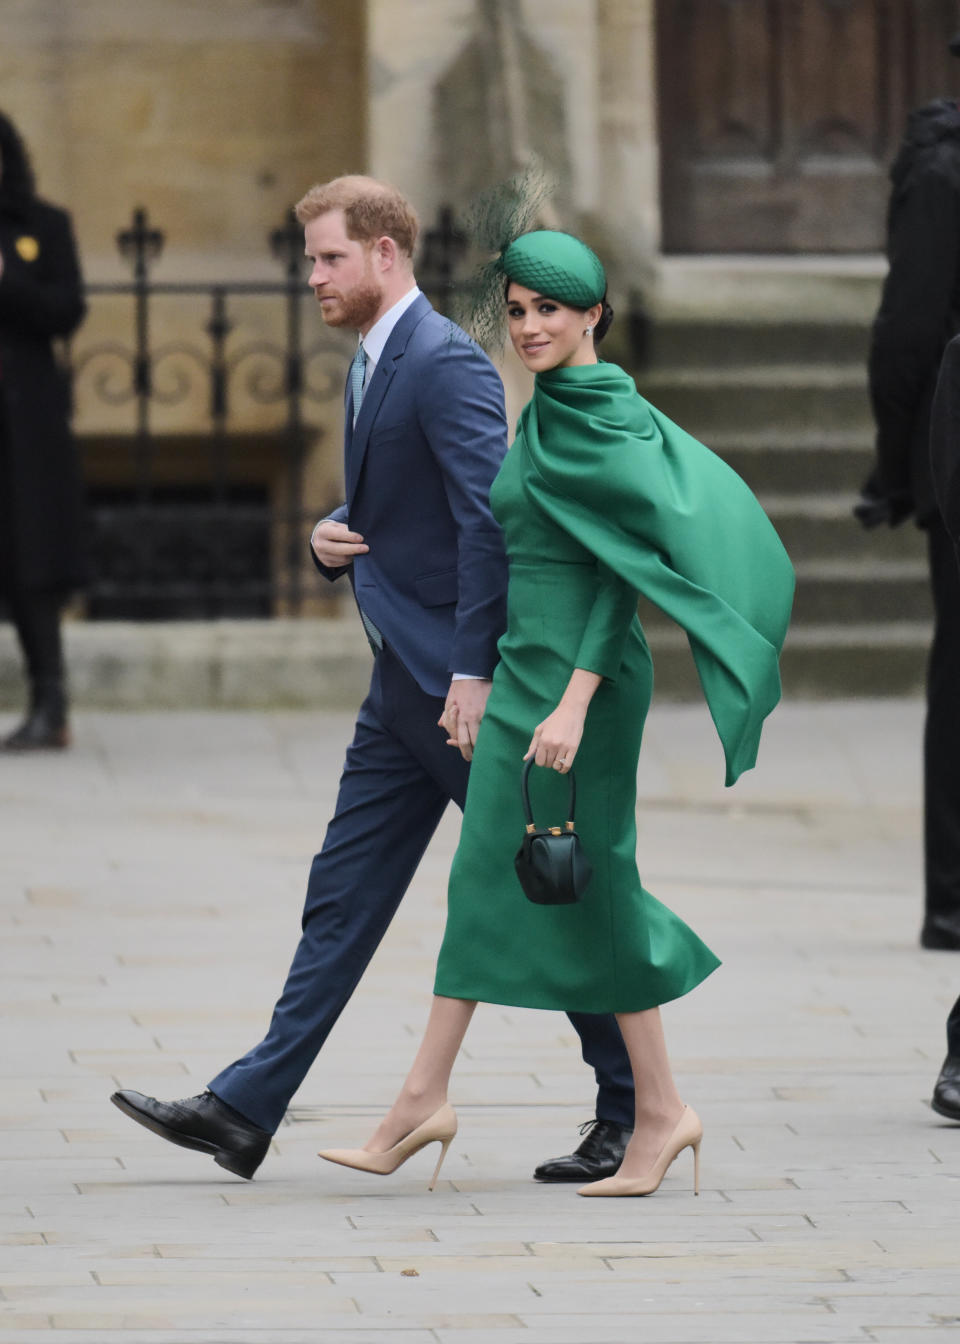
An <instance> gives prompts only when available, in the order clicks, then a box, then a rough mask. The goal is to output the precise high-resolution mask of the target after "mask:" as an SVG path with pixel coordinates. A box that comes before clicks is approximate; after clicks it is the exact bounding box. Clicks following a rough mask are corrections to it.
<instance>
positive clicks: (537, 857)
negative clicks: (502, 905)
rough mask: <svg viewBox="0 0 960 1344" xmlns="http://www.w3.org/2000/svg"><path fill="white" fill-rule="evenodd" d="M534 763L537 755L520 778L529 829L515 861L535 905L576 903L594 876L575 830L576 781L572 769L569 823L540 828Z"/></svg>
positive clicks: (522, 882) (525, 894) (521, 880)
mask: <svg viewBox="0 0 960 1344" xmlns="http://www.w3.org/2000/svg"><path fill="white" fill-rule="evenodd" d="M532 766H533V757H531V758H530V760H529V761H527V762H526V764H525V765H524V767H523V774H522V776H521V779H520V796H521V798H522V799H523V814H524V816H525V817H526V819H527V830H526V834H525V835H524V837H523V844H522V845H521V846H520V848H519V849H518V850H517V857H516V858H515V859H514V861H513V864H514V867H515V868H516V870H517V877H518V878H519V879H520V885H521V887H523V894H524V896H526V898H527V900H528V901H533V903H534V905H572V904H573V903H574V901H579V899H580V897H581V896H582V895H583V893H584V891H585V890H586V888H587V883H588V882H589V881H590V879H591V877H592V876H593V869H592V868H591V866H590V864H589V863H588V861H587V857H586V855H585V854H584V852H583V846H582V845H581V843H580V837H579V835H577V833H576V831H575V830H574V829H573V816H574V809H575V807H576V803H577V785H576V781H575V780H574V777H573V771H572V770H571V771H570V806H569V808H568V809H567V815H568V818H569V819H568V821H567V822H566V824H565V825H564V826H550V827H548V828H547V829H546V830H540V829H538V827H537V826H536V823H535V822H534V820H533V809H532V807H531V806H530V770H531V767H532Z"/></svg>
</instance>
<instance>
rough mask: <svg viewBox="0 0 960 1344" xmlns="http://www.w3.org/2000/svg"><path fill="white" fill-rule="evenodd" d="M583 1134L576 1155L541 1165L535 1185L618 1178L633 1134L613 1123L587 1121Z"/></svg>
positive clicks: (582, 1129) (569, 1155)
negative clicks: (549, 1182) (537, 1182)
mask: <svg viewBox="0 0 960 1344" xmlns="http://www.w3.org/2000/svg"><path fill="white" fill-rule="evenodd" d="M580 1133H581V1134H585V1135H586V1138H585V1139H584V1141H583V1143H581V1145H580V1147H579V1148H578V1149H577V1150H576V1152H574V1153H568V1154H567V1155H566V1157H553V1158H551V1159H550V1161H549V1162H543V1163H541V1164H540V1166H539V1167H537V1169H536V1171H535V1172H534V1173H533V1179H534V1180H535V1181H599V1180H602V1179H603V1177H604V1176H614V1175H616V1173H617V1171H618V1170H619V1169H620V1163H621V1162H622V1161H623V1154H624V1150H625V1148H626V1146H627V1143H628V1142H629V1140H630V1135H631V1134H632V1133H633V1130H632V1129H623V1128H621V1126H620V1125H615V1124H613V1123H612V1122H611V1121H610V1120H588V1121H587V1123H586V1124H585V1125H581V1126H580Z"/></svg>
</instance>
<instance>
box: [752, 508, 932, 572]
mask: <svg viewBox="0 0 960 1344" xmlns="http://www.w3.org/2000/svg"><path fill="white" fill-rule="evenodd" d="M759 498H760V502H761V504H762V505H763V507H764V508H765V509H766V511H767V513H768V515H769V517H770V519H771V521H772V522H773V525H774V526H775V527H776V529H777V532H778V533H779V535H780V539H781V540H782V542H783V544H784V546H785V547H786V548H787V552H788V553H789V555H790V558H791V560H792V561H793V562H794V565H801V564H803V563H804V562H805V561H808V560H837V559H847V560H857V561H860V562H863V563H867V562H869V561H871V560H873V561H877V562H879V561H902V560H923V559H924V557H925V554H926V542H925V539H924V534H923V533H922V532H921V531H920V529H919V528H917V527H914V525H913V524H912V523H911V522H906V523H903V524H901V526H899V527H893V528H891V527H877V528H872V529H871V530H869V531H867V530H866V529H865V528H863V527H861V526H860V524H859V523H858V522H857V521H856V519H855V518H854V517H853V515H852V513H851V512H850V509H851V506H852V504H853V497H852V496H850V497H844V496H834V495H804V494H784V495H767V494H761V495H760V497H759Z"/></svg>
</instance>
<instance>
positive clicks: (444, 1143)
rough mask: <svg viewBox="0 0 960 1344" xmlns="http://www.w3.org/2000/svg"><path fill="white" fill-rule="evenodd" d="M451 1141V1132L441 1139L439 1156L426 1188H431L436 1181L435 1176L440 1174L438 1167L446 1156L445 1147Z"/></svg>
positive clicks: (446, 1147)
mask: <svg viewBox="0 0 960 1344" xmlns="http://www.w3.org/2000/svg"><path fill="white" fill-rule="evenodd" d="M451 1143H453V1135H452V1134H451V1135H450V1138H449V1139H444V1140H443V1141H442V1145H443V1146H442V1147H441V1149H440V1156H439V1157H438V1158H437V1165H436V1167H435V1168H434V1171H433V1175H432V1176H431V1177H430V1184H429V1185H428V1186H427V1189H428V1190H432V1189H433V1187H434V1186H435V1185H436V1183H437V1177H438V1176H439V1175H440V1168H441V1167H442V1166H443V1159H444V1158H445V1157H446V1155H447V1149H448V1148H449V1147H450V1145H451Z"/></svg>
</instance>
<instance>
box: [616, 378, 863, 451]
mask: <svg viewBox="0 0 960 1344" xmlns="http://www.w3.org/2000/svg"><path fill="white" fill-rule="evenodd" d="M637 385H638V387H639V389H640V392H641V394H642V395H643V396H644V397H646V398H647V400H648V401H650V402H652V403H653V405H654V406H656V407H657V408H658V409H659V410H661V411H663V413H664V414H665V415H668V416H669V417H670V419H671V420H675V421H676V422H677V424H679V425H682V426H683V428H684V429H686V430H688V431H689V433H691V434H693V435H695V436H696V437H697V438H700V439H703V441H704V442H705V443H710V441H711V439H715V438H719V437H723V436H734V435H742V434H744V433H748V434H757V433H759V432H767V433H770V432H771V431H772V432H774V433H775V434H777V435H780V436H782V437H785V436H787V435H799V436H801V437H803V438H806V439H810V438H812V437H813V436H815V435H816V434H824V435H826V434H835V433H838V432H840V433H844V434H849V433H851V432H853V433H857V434H859V435H861V436H864V437H866V436H868V435H869V434H870V432H871V430H872V426H873V421H872V418H871V414H870V403H869V398H868V396H867V385H866V375H865V373H864V371H863V369H862V368H859V367H857V366H856V365H850V366H845V365H839V366H831V365H828V364H821V365H814V364H809V365H787V366H784V367H783V368H780V367H778V366H775V365H773V366H768V367H765V368H755V367H751V368H740V367H736V368H731V369H709V370H707V369H652V370H649V371H648V372H647V373H645V374H643V375H642V376H641V377H640V378H638V380H637Z"/></svg>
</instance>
